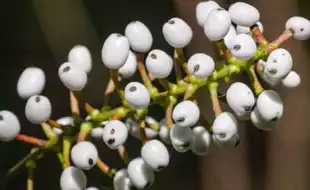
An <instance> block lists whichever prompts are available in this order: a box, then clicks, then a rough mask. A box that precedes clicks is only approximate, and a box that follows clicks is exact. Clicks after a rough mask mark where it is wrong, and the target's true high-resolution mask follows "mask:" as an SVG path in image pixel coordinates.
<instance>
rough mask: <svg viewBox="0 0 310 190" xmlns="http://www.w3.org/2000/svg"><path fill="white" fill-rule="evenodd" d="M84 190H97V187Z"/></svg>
mask: <svg viewBox="0 0 310 190" xmlns="http://www.w3.org/2000/svg"><path fill="white" fill-rule="evenodd" d="M85 190H99V189H98V188H97V187H88V188H87V189H85Z"/></svg>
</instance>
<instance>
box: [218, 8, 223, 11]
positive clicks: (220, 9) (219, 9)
mask: <svg viewBox="0 0 310 190" xmlns="http://www.w3.org/2000/svg"><path fill="white" fill-rule="evenodd" d="M216 10H217V11H223V10H225V9H223V8H217V9H216Z"/></svg>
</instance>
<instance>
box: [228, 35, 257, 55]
mask: <svg viewBox="0 0 310 190" xmlns="http://www.w3.org/2000/svg"><path fill="white" fill-rule="evenodd" d="M229 45H230V46H229V47H228V48H229V49H230V51H231V53H232V55H233V56H235V57H236V58H237V59H240V60H249V59H251V58H252V57H253V56H254V55H255V53H256V50H257V47H256V43H255V41H254V40H253V38H252V37H251V36H249V35H247V34H238V35H237V36H235V37H234V38H232V39H231V40H230V42H229Z"/></svg>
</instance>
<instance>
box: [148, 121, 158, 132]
mask: <svg viewBox="0 0 310 190" xmlns="http://www.w3.org/2000/svg"><path fill="white" fill-rule="evenodd" d="M146 124H147V125H146V126H147V127H148V128H151V129H152V130H154V131H159V123H158V122H154V123H149V122H147V121H146Z"/></svg>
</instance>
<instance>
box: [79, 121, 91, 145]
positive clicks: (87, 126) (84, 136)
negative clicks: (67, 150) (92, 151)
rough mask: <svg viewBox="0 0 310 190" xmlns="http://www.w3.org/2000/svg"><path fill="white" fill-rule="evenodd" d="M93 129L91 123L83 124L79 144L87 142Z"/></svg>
mask: <svg viewBox="0 0 310 190" xmlns="http://www.w3.org/2000/svg"><path fill="white" fill-rule="evenodd" d="M92 129H93V124H92V123H91V122H87V121H86V122H83V123H82V124H81V127H80V133H79V136H78V140H77V142H81V141H84V140H86V139H87V137H88V135H89V134H90V132H91V130H92Z"/></svg>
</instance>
